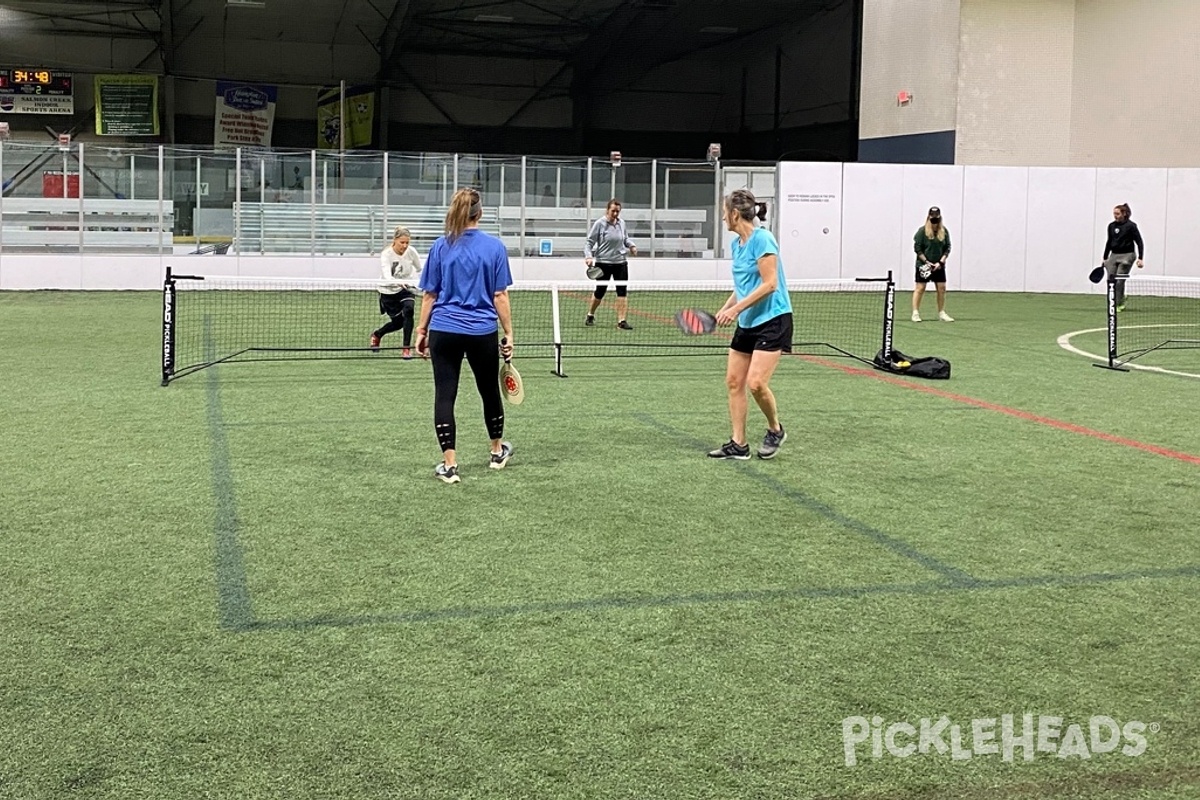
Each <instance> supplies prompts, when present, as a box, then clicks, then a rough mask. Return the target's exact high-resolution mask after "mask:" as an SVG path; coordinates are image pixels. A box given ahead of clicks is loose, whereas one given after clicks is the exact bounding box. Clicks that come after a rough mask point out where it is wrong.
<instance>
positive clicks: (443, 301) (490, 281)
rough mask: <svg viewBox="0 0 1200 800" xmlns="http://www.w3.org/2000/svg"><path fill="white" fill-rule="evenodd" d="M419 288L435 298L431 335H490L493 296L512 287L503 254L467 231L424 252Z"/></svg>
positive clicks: (495, 243) (486, 237) (485, 237)
mask: <svg viewBox="0 0 1200 800" xmlns="http://www.w3.org/2000/svg"><path fill="white" fill-rule="evenodd" d="M420 286H421V291H423V292H433V293H435V294H437V301H436V302H435V303H434V304H433V313H432V314H431V315H430V318H429V329H430V330H431V331H442V332H444V333H468V334H472V335H475V336H478V335H480V334H487V333H495V332H496V320H497V316H496V298H495V295H496V292H502V291H504V290H505V289H507V288H508V287H509V286H512V271H511V270H510V269H509V266H508V251H507V250H505V249H504V243H503V242H501V241H500V240H499V239H497V238H496V237H495V236H492V235H491V234H489V233H485V232H484V231H481V230H479V229H478V228H468V229H467V230H465V231H463V233H462V235H461V236H459V237H458V238H457V239H455V240H454V241H453V242H451V241H450V240H448V239H447V238H446V237H445V236H442V237H441V238H439V239H438V240H437V241H436V242H434V243H433V247H431V248H429V255H428V256H426V258H425V269H424V270H423V271H422V272H421V284H420Z"/></svg>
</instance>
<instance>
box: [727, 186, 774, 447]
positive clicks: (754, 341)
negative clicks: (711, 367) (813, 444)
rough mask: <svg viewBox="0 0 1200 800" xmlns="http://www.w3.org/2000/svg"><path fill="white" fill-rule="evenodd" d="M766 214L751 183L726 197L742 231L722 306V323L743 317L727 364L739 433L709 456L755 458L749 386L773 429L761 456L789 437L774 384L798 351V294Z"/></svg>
mask: <svg viewBox="0 0 1200 800" xmlns="http://www.w3.org/2000/svg"><path fill="white" fill-rule="evenodd" d="M766 218H767V204H766V203H759V202H758V201H757V200H755V199H754V195H753V194H751V193H750V192H749V191H747V190H745V189H738V190H736V191H734V192H733V193H731V194H730V195H729V196H728V197H726V198H725V226H726V227H727V228H729V230H730V231H732V232H733V233H735V234H737V235H736V237H735V238H734V240H733V244H732V245H731V248H732V251H733V294H731V295H729V299H728V300H726V301H725V305H724V306H722V308H721V310H720V311H718V312H717V324H718V325H730V324H732V323H733V322H735V321H736V322H737V328H736V329H735V330H734V332H733V338H732V339H731V340H730V342H729V362H728V365H727V366H726V368H725V385H726V386H727V387H728V388H729V420H730V422H731V423H732V425H733V436H732V438H730V440H729V441H728V442H726V443H725V444H723V445H721V446H720V447H718V448H717V449H716V450H713V451H711V452H710V453H709V454H708V456H709V458H734V459H738V460H739V461H745V460H746V459H748V458H750V444H749V442H747V440H746V409H747V407H748V403H747V401H746V389H749V390H750V394H751V396H753V397H754V402H755V403H757V404H758V407H759V408H760V409H762V412H763V414H764V415H765V416H766V418H767V433H766V435H765V436H764V437H763V442H762V445H761V446H759V448H758V457H759V458H774V457H775V454H776V453H778V452H779V447H780V445H782V444H783V442H784V440H785V439H786V438H787V434H786V433H785V432H784V430H783V424H782V423H781V422H780V421H779V411H778V408H777V407H776V405H775V395H774V394H772V393H771V387H770V385H769V384H770V381H771V375H772V374H773V373H774V372H775V367H777V366H779V359H780V357H781V356H782V355H783V354H784V353H790V352H791V351H792V300H791V298H790V297H789V296H788V290H787V278H786V276H784V274H783V262H782V261H781V260H780V258H779V243H778V242H776V241H775V237H774V236H773V235H772V234H771V232H770V231H769V230H767V229H766V228H761V227H759V226H758V224H757V222H756V219H757V220H760V221H761V220H765V219H766Z"/></svg>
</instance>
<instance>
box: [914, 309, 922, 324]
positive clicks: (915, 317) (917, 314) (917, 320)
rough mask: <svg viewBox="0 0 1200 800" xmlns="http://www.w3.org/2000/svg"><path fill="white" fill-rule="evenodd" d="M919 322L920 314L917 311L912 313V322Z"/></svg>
mask: <svg viewBox="0 0 1200 800" xmlns="http://www.w3.org/2000/svg"><path fill="white" fill-rule="evenodd" d="M920 321H921V314H920V313H919V312H917V311H914V312H913V322H920Z"/></svg>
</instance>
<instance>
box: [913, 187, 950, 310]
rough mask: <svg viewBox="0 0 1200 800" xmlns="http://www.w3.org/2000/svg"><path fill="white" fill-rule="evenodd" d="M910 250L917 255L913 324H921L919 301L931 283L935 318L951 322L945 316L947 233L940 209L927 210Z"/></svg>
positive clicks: (948, 247)
mask: <svg viewBox="0 0 1200 800" xmlns="http://www.w3.org/2000/svg"><path fill="white" fill-rule="evenodd" d="M913 250H915V251H916V253H917V274H916V282H915V285H914V286H913V296H912V321H913V322H920V321H921V298H922V297H924V296H925V284H927V283H928V282H929V281H933V285H934V287H935V288H936V289H937V307H938V319H940V320H941V321H942V322H954V318H953V317H951V316H950V315H949V314H947V313H946V259H947V258H948V257H949V256H950V231H948V230H946V228H945V227H944V226H943V225H942V210H941V209H940V208H938V207H937V206H934V207H933V208H931V209H929V215H928V216H927V217H925V225H924V226H922V227H920V228H917V233H916V235H915V236H913Z"/></svg>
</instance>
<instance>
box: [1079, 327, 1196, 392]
mask: <svg viewBox="0 0 1200 800" xmlns="http://www.w3.org/2000/svg"><path fill="white" fill-rule="evenodd" d="M1123 327H1124V328H1125V330H1129V329H1130V328H1195V327H1196V325H1195V323H1191V322H1174V323H1164V324H1161V325H1125V326H1123ZM1085 333H1104V334H1107V333H1108V328H1085V329H1084V330H1081V331H1071V332H1070V333H1064V334H1063V335H1062V336H1060V337H1058V346H1059V347H1061V348H1062V349H1063V350H1066V351H1067V352H1069V353H1074V354H1075V355H1079V356H1083V357H1085V358H1090V359H1092V360H1094V361H1108V356H1102V355H1099V354H1097V353H1089V352H1088V351H1086V350H1081V349H1080V348H1078V347H1076V346H1075V345H1073V344H1071V339H1073V338H1074V337H1076V336H1082V335H1083V334H1085ZM1121 366H1122V367H1127V368H1129V369H1140V370H1143V371H1144V372H1160V373H1162V374H1164V375H1178V376H1180V377H1181V378H1197V379H1200V375H1197V374H1196V373H1194V372H1180V371H1179V370H1175V369H1166V368H1164V367H1152V366H1149V365H1147V364H1129V363H1124V362H1123V363H1122V364H1121Z"/></svg>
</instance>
